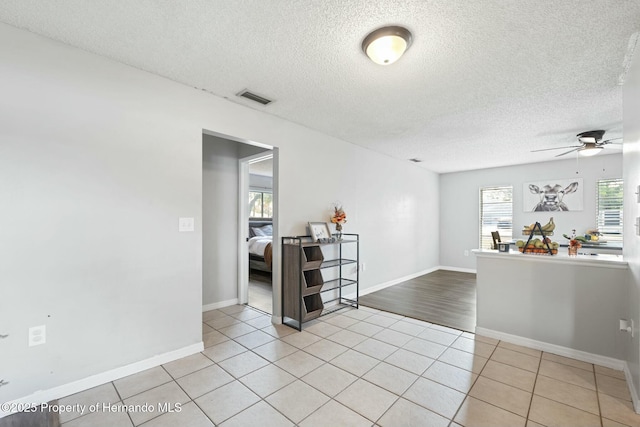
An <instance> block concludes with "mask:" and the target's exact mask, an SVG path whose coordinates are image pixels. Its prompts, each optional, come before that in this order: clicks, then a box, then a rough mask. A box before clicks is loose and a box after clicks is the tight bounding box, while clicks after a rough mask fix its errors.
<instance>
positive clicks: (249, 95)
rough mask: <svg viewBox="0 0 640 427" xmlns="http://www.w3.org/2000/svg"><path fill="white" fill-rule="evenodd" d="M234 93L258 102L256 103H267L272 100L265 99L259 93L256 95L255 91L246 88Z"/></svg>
mask: <svg viewBox="0 0 640 427" xmlns="http://www.w3.org/2000/svg"><path fill="white" fill-rule="evenodd" d="M236 95H237V96H241V97H243V98H247V99H250V100H252V101H255V102H258V103H260V104H262V105H267V104H270V103H271V102H272V101H271V100H270V99H267V98H265V97H263V96H260V95H256V94H255V93H253V92H249V91H248V90H246V89H245V90H243V91H241V92H239V93H237V94H236Z"/></svg>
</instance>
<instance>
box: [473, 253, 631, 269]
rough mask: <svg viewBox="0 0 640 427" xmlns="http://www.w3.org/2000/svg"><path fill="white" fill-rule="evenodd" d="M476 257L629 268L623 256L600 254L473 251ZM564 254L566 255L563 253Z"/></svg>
mask: <svg viewBox="0 0 640 427" xmlns="http://www.w3.org/2000/svg"><path fill="white" fill-rule="evenodd" d="M471 252H473V253H474V254H476V256H481V257H487V258H501V259H514V260H519V261H531V262H553V263H560V264H573V265H579V266H582V267H586V266H588V267H605V268H623V269H626V268H628V263H627V262H626V261H625V260H624V259H623V258H622V255H610V254H598V255H577V256H569V255H568V254H567V253H566V251H559V252H558V253H557V254H556V255H548V254H546V255H539V254H523V253H521V252H519V251H514V250H511V251H509V252H498V251H497V250H491V249H473V250H472V251H471ZM563 252H564V253H563Z"/></svg>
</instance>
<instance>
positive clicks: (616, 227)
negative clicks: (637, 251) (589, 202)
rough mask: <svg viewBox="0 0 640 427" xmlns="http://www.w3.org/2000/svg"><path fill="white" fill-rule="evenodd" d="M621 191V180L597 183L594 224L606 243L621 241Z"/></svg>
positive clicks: (607, 180) (603, 180)
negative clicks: (596, 209)
mask: <svg viewBox="0 0 640 427" xmlns="http://www.w3.org/2000/svg"><path fill="white" fill-rule="evenodd" d="M622 190H623V182H622V179H621V178H616V179H601V180H599V181H598V194H597V203H596V205H597V207H598V211H597V212H596V215H597V217H596V224H597V225H598V231H599V232H600V233H602V234H603V238H604V239H605V240H608V241H622V223H623V222H622V205H623V197H622Z"/></svg>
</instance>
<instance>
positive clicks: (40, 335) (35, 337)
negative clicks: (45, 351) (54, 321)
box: [29, 325, 47, 347]
mask: <svg viewBox="0 0 640 427" xmlns="http://www.w3.org/2000/svg"><path fill="white" fill-rule="evenodd" d="M46 342H47V326H46V325H40V326H34V327H32V328H29V347H33V346H35V345H41V344H44V343H46Z"/></svg>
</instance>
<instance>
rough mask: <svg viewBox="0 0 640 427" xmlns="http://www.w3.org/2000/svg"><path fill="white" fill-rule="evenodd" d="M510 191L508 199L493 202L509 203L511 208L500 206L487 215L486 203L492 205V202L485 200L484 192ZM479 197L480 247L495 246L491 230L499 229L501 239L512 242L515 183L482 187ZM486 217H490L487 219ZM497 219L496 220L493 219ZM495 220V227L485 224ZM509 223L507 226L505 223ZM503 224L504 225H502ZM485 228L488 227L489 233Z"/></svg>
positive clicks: (488, 247)
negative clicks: (492, 213)
mask: <svg viewBox="0 0 640 427" xmlns="http://www.w3.org/2000/svg"><path fill="white" fill-rule="evenodd" d="M489 191H492V192H495V193H498V192H508V194H509V197H508V201H507V200H503V201H499V202H496V203H492V204H493V205H498V204H502V203H509V205H510V208H509V209H502V208H498V209H496V212H494V215H491V216H485V212H486V211H487V209H486V208H485V205H487V207H488V206H490V204H488V203H485V202H484V193H485V192H489ZM478 199H479V203H478V210H479V213H478V218H479V221H478V227H479V233H478V235H479V236H478V237H479V238H478V245H479V246H478V247H479V248H480V249H492V248H493V238H492V237H491V231H498V232H499V233H500V240H501V241H502V242H510V241H511V240H512V239H513V237H514V236H513V185H492V186H487V187H480V189H479V191H478ZM485 219H488V221H487V220H485ZM494 219H495V221H493V220H494ZM493 222H495V224H496V225H495V227H493V228H491V226H488V225H485V224H487V223H493ZM505 223H506V224H509V225H510V226H509V227H505V226H504V225H505ZM500 224H502V226H501V225H500ZM489 228H491V229H489ZM483 229H488V231H487V233H486V234H485V233H484V230H483Z"/></svg>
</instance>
